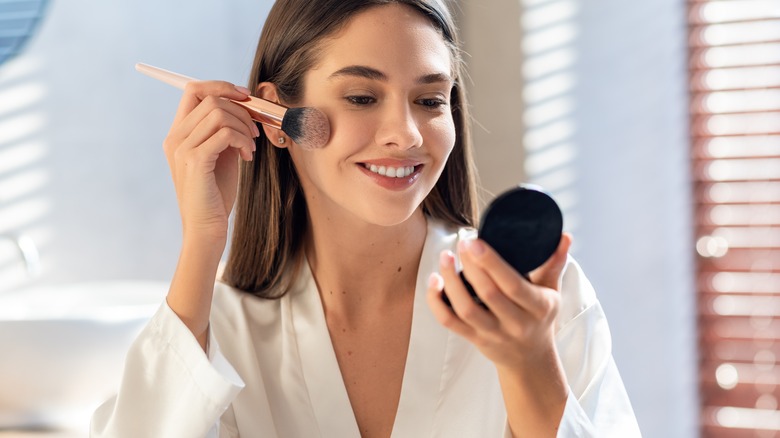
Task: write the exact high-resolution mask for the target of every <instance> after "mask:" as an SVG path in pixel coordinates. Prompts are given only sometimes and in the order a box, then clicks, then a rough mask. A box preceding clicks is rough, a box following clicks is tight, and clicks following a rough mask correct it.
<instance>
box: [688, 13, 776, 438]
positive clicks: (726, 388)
mask: <svg viewBox="0 0 780 438" xmlns="http://www.w3.org/2000/svg"><path fill="white" fill-rule="evenodd" d="M688 24H689V55H690V65H689V72H690V91H691V137H692V142H691V144H692V161H693V175H694V184H695V199H696V207H695V208H696V214H695V219H696V236H697V241H696V252H697V254H698V257H697V279H698V281H697V287H698V297H699V299H698V309H699V310H698V312H699V315H698V316H699V347H700V373H699V376H700V382H699V383H700V389H701V404H702V407H701V408H702V410H701V433H702V436H703V437H775V436H777V437H780V410H779V409H778V405H779V401H780V365H779V364H778V361H780V0H698V1H697V0H688Z"/></svg>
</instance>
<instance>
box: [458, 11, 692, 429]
mask: <svg viewBox="0 0 780 438" xmlns="http://www.w3.org/2000/svg"><path fill="white" fill-rule="evenodd" d="M460 4H461V13H460V22H461V27H462V28H463V31H464V32H463V34H464V40H465V41H466V45H465V50H466V52H468V54H469V55H468V57H467V59H468V60H469V62H471V63H472V64H473V65H472V66H471V67H470V68H469V72H470V74H471V77H470V79H471V87H470V90H469V91H470V93H471V97H472V100H471V102H472V106H473V109H474V118H475V119H476V121H477V123H478V124H481V125H484V126H485V127H487V129H480V128H479V127H477V128H476V129H475V135H474V136H475V143H476V150H477V152H476V153H477V160H478V165H479V166H480V170H481V174H482V175H483V178H482V179H483V182H484V183H485V184H486V185H488V188H489V189H490V191H492V192H493V193H498V192H501V191H502V190H504V189H506V188H508V187H510V186H511V185H514V184H517V183H518V182H521V181H527V182H533V183H537V184H540V185H542V186H543V187H545V188H546V189H547V190H549V191H550V192H551V193H552V194H553V196H554V197H555V198H556V199H557V200H558V202H559V204H560V205H561V206H562V208H563V209H564V216H565V228H566V229H567V230H568V231H570V232H572V233H573V235H574V241H575V244H574V248H573V254H574V256H575V257H576V258H577V259H578V261H579V262H580V264H581V265H582V266H583V268H584V269H585V272H586V273H587V274H588V276H589V278H590V280H591V282H592V283H593V284H594V286H595V288H596V290H597V292H598V294H599V298H600V300H601V302H602V305H603V307H604V309H605V312H606V314H607V317H608V319H609V321H610V327H611V330H612V336H613V343H614V345H613V354H614V357H615V360H616V362H617V364H618V367H619V369H620V371H621V374H622V377H623V380H624V382H625V384H626V387H627V390H628V392H629V396H630V397H631V400H632V403H633V405H634V409H635V412H636V415H637V419H638V421H639V424H640V428H641V429H642V431H643V434H644V435H645V436H648V437H668V438H673V437H680V438H689V437H693V436H696V435H697V433H698V431H697V426H698V421H697V418H698V405H697V403H698V401H697V388H696V374H695V372H696V353H695V346H696V343H695V312H694V305H695V303H694V287H693V265H692V263H693V253H694V250H693V244H692V242H693V236H692V234H691V233H692V231H691V212H692V208H693V207H692V204H691V193H690V190H691V182H690V177H689V158H688V157H689V152H688V148H689V146H688V133H687V94H686V89H687V86H686V81H687V78H686V42H687V35H686V29H685V11H686V8H685V2H683V1H682V0H657V1H652V2H639V3H637V2H621V1H619V0H593V1H587V2H586V1H579V0H520V1H517V0H514V1H512V0H502V1H496V2H491V3H489V4H488V3H485V2H482V1H479V0H461V2H460ZM495 153H498V154H500V158H499V161H498V162H500V163H501V164H500V165H499V166H500V167H498V168H495V167H493V166H494V165H493V163H494V162H496V155H495ZM502 159H503V160H504V161H500V160H502ZM497 170H498V172H497Z"/></svg>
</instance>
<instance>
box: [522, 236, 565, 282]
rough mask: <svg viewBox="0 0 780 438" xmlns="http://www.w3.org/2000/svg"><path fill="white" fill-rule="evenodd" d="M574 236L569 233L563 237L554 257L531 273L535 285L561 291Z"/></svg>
mask: <svg viewBox="0 0 780 438" xmlns="http://www.w3.org/2000/svg"><path fill="white" fill-rule="evenodd" d="M572 240H573V239H572V236H571V234H569V233H563V234H562V235H561V242H560V243H559V244H558V248H557V249H556V250H555V252H554V253H553V255H551V256H550V258H549V259H547V261H546V262H544V264H542V266H540V267H538V268H536V269H534V270H533V271H531V272H530V273H529V277H530V278H531V281H532V282H533V283H534V284H538V285H540V286H544V287H548V288H550V289H555V290H557V291H559V290H560V289H561V287H560V282H561V274H562V273H563V269H564V268H565V267H566V260H567V259H568V257H569V248H571V243H572Z"/></svg>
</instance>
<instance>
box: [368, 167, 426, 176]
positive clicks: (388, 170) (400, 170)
mask: <svg viewBox="0 0 780 438" xmlns="http://www.w3.org/2000/svg"><path fill="white" fill-rule="evenodd" d="M364 166H365V168H366V169H368V170H370V171H372V172H374V173H378V174H379V175H382V176H387V177H390V178H405V177H407V176H409V175H411V174H412V173H414V166H406V167H389V166H377V165H375V164H365V165H364Z"/></svg>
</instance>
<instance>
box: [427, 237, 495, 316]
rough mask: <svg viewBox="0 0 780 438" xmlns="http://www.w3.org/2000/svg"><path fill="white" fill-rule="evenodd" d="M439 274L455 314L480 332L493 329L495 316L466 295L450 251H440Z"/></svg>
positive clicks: (466, 292)
mask: <svg viewBox="0 0 780 438" xmlns="http://www.w3.org/2000/svg"><path fill="white" fill-rule="evenodd" d="M439 272H440V273H441V276H442V278H443V279H444V290H445V291H446V294H447V298H448V299H449V300H450V303H451V304H452V310H453V311H454V312H455V314H456V315H457V316H458V317H459V318H460V319H461V320H462V321H464V322H465V323H467V324H468V325H470V326H471V327H474V328H478V329H480V330H493V329H495V328H496V326H497V321H496V319H495V316H493V315H492V314H491V313H490V312H489V311H487V310H485V309H484V308H483V307H482V306H480V305H479V304H477V303H476V302H475V301H474V298H472V297H471V295H470V294H469V293H468V291H467V290H466V286H465V285H464V284H463V280H461V278H460V275H458V272H457V270H456V269H455V256H454V255H453V254H452V253H451V252H450V251H442V253H441V254H440V256H439Z"/></svg>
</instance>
